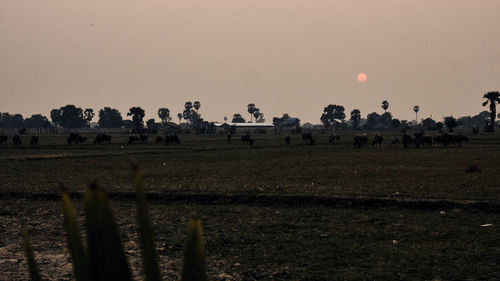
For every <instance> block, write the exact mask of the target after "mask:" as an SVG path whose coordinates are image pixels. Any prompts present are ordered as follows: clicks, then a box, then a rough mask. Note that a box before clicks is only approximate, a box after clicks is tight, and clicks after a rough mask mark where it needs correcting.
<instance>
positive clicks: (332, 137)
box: [328, 134, 340, 144]
mask: <svg viewBox="0 0 500 281" xmlns="http://www.w3.org/2000/svg"><path fill="white" fill-rule="evenodd" d="M339 140H340V136H339V135H336V134H331V135H330V137H328V142H329V143H331V144H334V143H335V141H339Z"/></svg>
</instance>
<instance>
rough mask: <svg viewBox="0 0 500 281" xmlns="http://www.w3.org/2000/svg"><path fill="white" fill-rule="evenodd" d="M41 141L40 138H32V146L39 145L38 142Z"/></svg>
mask: <svg viewBox="0 0 500 281" xmlns="http://www.w3.org/2000/svg"><path fill="white" fill-rule="evenodd" d="M39 140H40V138H39V137H38V136H32V137H31V140H30V145H33V146H35V145H38V141H39Z"/></svg>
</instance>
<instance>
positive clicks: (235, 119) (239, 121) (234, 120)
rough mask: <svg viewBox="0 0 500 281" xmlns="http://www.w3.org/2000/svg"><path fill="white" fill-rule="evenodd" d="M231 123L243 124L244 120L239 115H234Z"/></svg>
mask: <svg viewBox="0 0 500 281" xmlns="http://www.w3.org/2000/svg"><path fill="white" fill-rule="evenodd" d="M232 122H233V123H245V122H246V121H245V119H244V118H243V117H242V116H241V114H239V113H235V114H234V115H233V120H232Z"/></svg>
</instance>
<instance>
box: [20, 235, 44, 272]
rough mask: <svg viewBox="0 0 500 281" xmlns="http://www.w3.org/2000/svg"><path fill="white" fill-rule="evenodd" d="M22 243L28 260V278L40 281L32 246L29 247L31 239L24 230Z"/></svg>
mask: <svg viewBox="0 0 500 281" xmlns="http://www.w3.org/2000/svg"><path fill="white" fill-rule="evenodd" d="M23 236H24V237H23V242H24V243H23V244H24V254H25V255H26V259H27V262H28V270H29V272H30V278H31V280H32V281H41V280H42V278H41V276H40V271H39V270H38V265H37V263H36V260H35V254H34V253H33V248H32V247H31V240H30V238H29V236H28V232H26V230H24V231H23Z"/></svg>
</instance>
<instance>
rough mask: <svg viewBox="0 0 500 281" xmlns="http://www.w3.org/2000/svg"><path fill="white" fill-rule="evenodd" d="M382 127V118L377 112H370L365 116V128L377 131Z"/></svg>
mask: <svg viewBox="0 0 500 281" xmlns="http://www.w3.org/2000/svg"><path fill="white" fill-rule="evenodd" d="M382 126H383V122H382V116H381V115H380V114H378V113H377V112H372V113H370V114H368V115H367V116H366V124H365V128H367V129H377V128H381V127H382Z"/></svg>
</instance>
